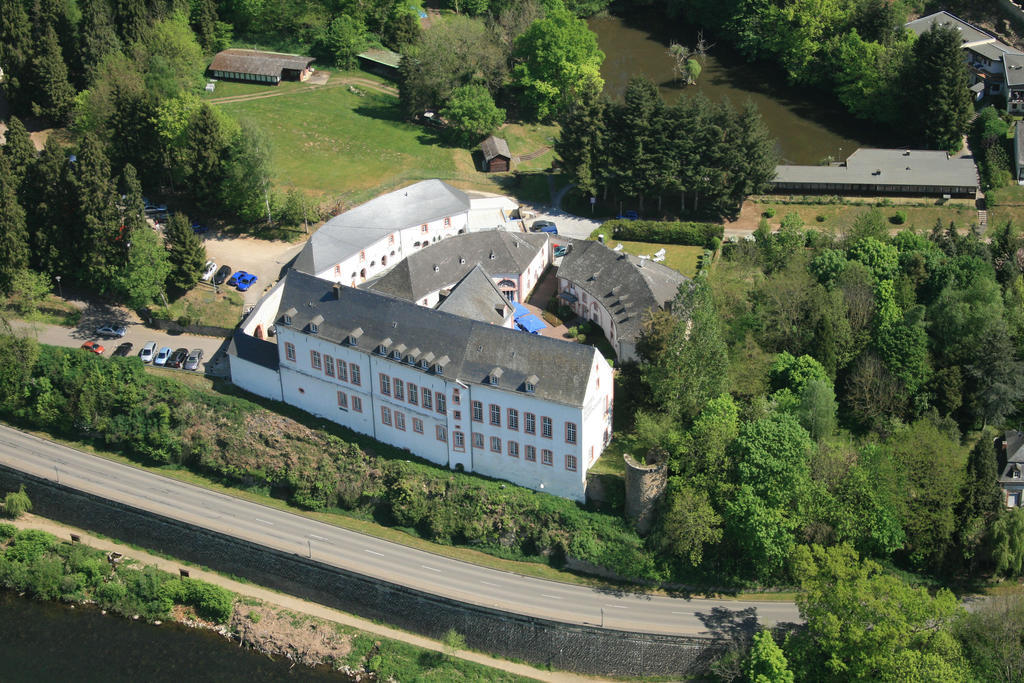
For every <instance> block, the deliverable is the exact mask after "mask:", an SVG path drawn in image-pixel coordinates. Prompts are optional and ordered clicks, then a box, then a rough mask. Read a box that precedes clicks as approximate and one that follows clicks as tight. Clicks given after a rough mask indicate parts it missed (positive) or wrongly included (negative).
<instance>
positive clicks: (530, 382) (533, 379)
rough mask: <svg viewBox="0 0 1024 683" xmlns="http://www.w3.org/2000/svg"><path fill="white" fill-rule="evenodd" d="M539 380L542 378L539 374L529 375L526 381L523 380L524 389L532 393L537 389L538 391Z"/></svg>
mask: <svg viewBox="0 0 1024 683" xmlns="http://www.w3.org/2000/svg"><path fill="white" fill-rule="evenodd" d="M539 381H540V379H539V378H538V377H537V375H530V376H529V377H527V378H526V381H525V382H523V389H524V390H525V391H526V393H528V394H532V393H534V392H535V391H537V382H539Z"/></svg>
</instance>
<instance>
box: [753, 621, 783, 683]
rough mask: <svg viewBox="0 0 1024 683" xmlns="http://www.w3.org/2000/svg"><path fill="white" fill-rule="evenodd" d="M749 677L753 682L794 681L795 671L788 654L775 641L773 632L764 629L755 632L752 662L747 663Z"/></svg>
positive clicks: (781, 682) (778, 682) (779, 682)
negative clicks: (790, 665)
mask: <svg viewBox="0 0 1024 683" xmlns="http://www.w3.org/2000/svg"><path fill="white" fill-rule="evenodd" d="M747 679H748V680H750V681H751V683H793V672H792V671H790V670H789V662H787V661H786V655H785V654H784V653H783V652H782V648H780V647H779V646H778V645H776V643H775V639H774V638H772V632H771V631H769V630H768V629H762V630H761V631H758V632H757V633H755V634H754V646H753V647H752V648H750V662H749V664H748V665H747Z"/></svg>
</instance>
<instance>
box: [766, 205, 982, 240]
mask: <svg viewBox="0 0 1024 683" xmlns="http://www.w3.org/2000/svg"><path fill="white" fill-rule="evenodd" d="M756 206H757V208H758V210H759V211H760V212H764V211H767V210H769V209H771V210H774V212H775V215H774V216H772V217H771V218H768V219H767V220H768V224H769V225H771V227H772V229H773V230H774V229H776V228H778V227H779V224H780V223H781V221H782V219H783V218H785V216H786V215H787V214H791V213H795V214H797V215H799V216H800V218H801V219H803V222H804V227H806V228H816V229H819V230H834V231H835V232H836V234H838V235H841V234H842V233H843V231H844V230H846V229H847V228H849V227H850V225H852V224H853V221H854V220H856V218H857V217H858V216H859V215H861V214H862V213H864V212H865V211H869V210H871V209H873V208H875V209H878V211H880V212H881V213H882V215H883V216H884V217H885V218H886V219H891V218H892V217H893V216H895V215H896V212H897V211H902V212H903V213H905V214H906V216H907V220H906V222H905V223H903V224H902V225H897V224H895V223H892V222H891V221H890V224H889V227H890V228H891V229H892V230H902V229H904V228H916V229H917V230H931V229H932V226H934V225H935V221H936V220H941V221H942V222H943V224H945V225H949V222H950V221H953V222H954V223H956V225H957V227H958V228H963V229H966V228H968V227H970V225H971V224H972V223H977V222H978V211H977V209H976V208H975V207H974V204H973V202H966V201H959V200H957V201H952V202H948V203H944V204H937V203H936V204H928V203H926V202H922V201H921V200H917V201H916V202H915V203H912V204H911V203H907V204H895V203H894V204H893V205H892V206H874V205H870V204H867V203H865V204H863V205H861V204H852V203H843V204H838V203H836V204H832V203H821V204H787V203H783V202H778V201H771V200H758V201H757V202H756ZM819 217H820V218H822V219H823V220H819Z"/></svg>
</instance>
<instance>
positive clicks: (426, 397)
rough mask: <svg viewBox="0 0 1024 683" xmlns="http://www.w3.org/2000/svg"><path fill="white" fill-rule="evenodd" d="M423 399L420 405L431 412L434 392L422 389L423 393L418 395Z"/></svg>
mask: <svg viewBox="0 0 1024 683" xmlns="http://www.w3.org/2000/svg"><path fill="white" fill-rule="evenodd" d="M420 395H421V396H422V398H423V401H422V404H423V408H424V409H425V410H431V409H433V407H434V392H432V391H431V390H430V389H428V388H426V387H423V392H422V393H421V394H420Z"/></svg>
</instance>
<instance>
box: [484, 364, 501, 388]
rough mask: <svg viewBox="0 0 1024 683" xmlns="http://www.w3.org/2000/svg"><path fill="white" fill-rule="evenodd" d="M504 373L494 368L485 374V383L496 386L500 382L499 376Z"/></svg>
mask: <svg viewBox="0 0 1024 683" xmlns="http://www.w3.org/2000/svg"><path fill="white" fill-rule="evenodd" d="M503 373H504V371H503V370H502V369H501V368H498V367H495V368H493V369H491V371H490V372H489V373H488V374H487V383H488V384H491V385H494V386H497V385H498V383H499V382H501V375H502V374H503Z"/></svg>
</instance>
